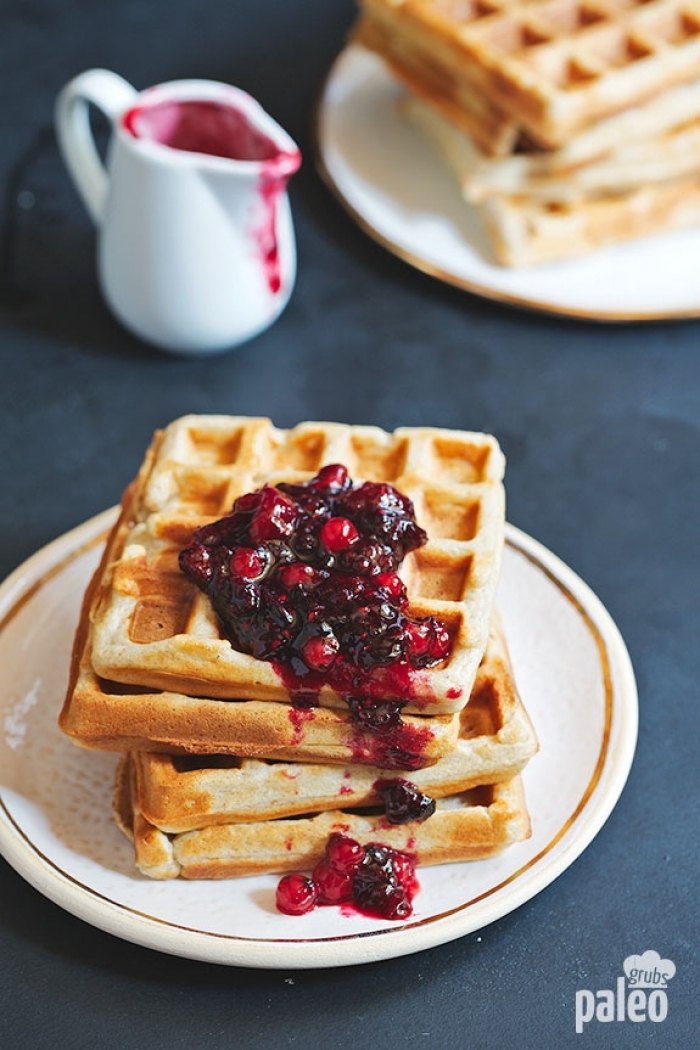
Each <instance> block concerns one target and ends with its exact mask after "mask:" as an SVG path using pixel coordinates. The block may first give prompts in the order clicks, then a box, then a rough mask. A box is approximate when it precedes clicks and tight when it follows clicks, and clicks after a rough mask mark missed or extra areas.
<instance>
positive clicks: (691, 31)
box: [357, 0, 700, 149]
mask: <svg viewBox="0 0 700 1050" xmlns="http://www.w3.org/2000/svg"><path fill="white" fill-rule="evenodd" d="M361 8H362V16H361V20H360V25H359V27H358V30H357V39H359V40H360V41H361V42H362V43H364V44H366V45H367V46H369V47H373V48H374V49H376V50H377V51H378V52H379V53H380V54H382V56H383V57H384V58H385V59H388V60H389V61H390V63H391V65H392V67H393V68H395V69H397V68H398V69H401V70H402V71H403V72H404V74H405V75H406V76H407V77H409V78H410V79H412V80H413V81H414V82H417V83H419V84H422V85H424V86H425V88H426V89H427V91H429V93H430V95H431V96H432V97H433V99H437V100H439V101H441V102H442V103H443V104H444V105H445V106H447V107H449V108H450V109H451V110H452V111H454V112H459V113H470V114H473V112H474V101H473V100H474V97H475V95H482V96H484V97H485V98H487V99H488V100H489V103H490V105H491V107H492V109H494V110H495V112H496V113H498V112H499V111H500V113H501V114H503V116H504V117H505V118H509V119H510V120H511V121H513V122H514V124H515V125H516V126H517V127H519V128H521V129H523V130H524V131H525V132H526V133H527V135H528V136H529V137H530V139H531V140H532V141H534V142H535V143H537V144H538V145H540V146H541V147H543V148H546V149H556V148H558V147H560V146H561V145H563V144H564V143H566V142H567V141H568V140H569V139H571V138H572V137H573V136H574V135H576V134H577V133H578V132H580V131H581V130H582V129H584V128H586V127H588V126H590V125H592V124H594V123H596V122H597V121H599V120H601V119H603V118H605V117H608V116H611V115H612V114H614V113H618V112H621V111H623V110H625V109H629V108H630V107H633V106H636V105H639V104H640V103H642V102H644V101H645V100H646V99H648V98H650V97H652V96H653V95H655V94H658V93H660V92H662V91H664V90H666V89H668V88H670V87H672V86H674V85H677V84H682V83H686V82H688V81H690V80H693V79H696V78H697V74H698V68H699V66H700V3H699V0H651V2H646V3H643V2H639V0H636V2H635V0H361ZM467 130H469V129H467Z"/></svg>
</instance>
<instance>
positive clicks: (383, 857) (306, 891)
mask: <svg viewBox="0 0 700 1050" xmlns="http://www.w3.org/2000/svg"><path fill="white" fill-rule="evenodd" d="M417 890H418V880H417V878H416V869H415V861H414V859H413V857H411V856H410V854H408V853H404V852H401V851H400V850H395V849H392V848H391V847H390V846H386V845H384V844H383V843H381V842H370V843H368V844H367V845H365V846H363V845H360V843H358V842H356V841H355V839H352V838H350V837H349V836H348V835H343V834H340V833H339V832H334V833H333V834H332V835H331V836H330V838H329V840H328V843H327V845H326V850H325V853H324V856H323V858H322V859H321V860H320V861H319V862H318V864H317V865H316V867H315V868H314V869H313V872H312V873H311V875H310V876H308V875H304V874H301V873H296V872H293V873H290V874H289V875H284V876H283V877H282V878H281V879H280V881H279V883H278V884H277V890H276V894H275V903H276V905H277V908H278V910H279V911H281V912H283V913H284V914H285V915H304V914H306V913H307V912H310V911H313V909H314V908H316V907H317V906H318V905H329V904H337V905H341V906H343V907H345V908H346V909H347V907H348V906H350V907H351V908H352V909H354V910H355V911H357V912H360V913H361V914H363V915H369V916H372V917H375V918H382V919H407V918H408V917H409V916H410V915H411V913H412V911H413V898H414V896H415V894H416V891H417Z"/></svg>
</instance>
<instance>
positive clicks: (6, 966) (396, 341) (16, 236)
mask: <svg viewBox="0 0 700 1050" xmlns="http://www.w3.org/2000/svg"><path fill="white" fill-rule="evenodd" d="M353 12H354V8H353V3H352V0H336V2H335V3H332V4H329V3H324V2H322V0H229V2H228V3H226V4H223V3H214V2H212V0H197V2H195V0H170V2H167V3H166V2H165V0H151V2H149V3H145V2H135V0H126V2H123V3H121V4H106V3H105V4H97V3H89V2H87V0H82V2H77V0H64V2H63V3H61V4H60V5H59V4H53V3H51V2H50V0H35V2H32V3H20V2H15V3H9V2H6V3H5V4H3V6H2V8H0V19H1V21H0V68H2V71H3V72H2V78H3V90H2V92H1V93H0V107H1V115H0V157H1V158H2V159H1V165H2V166H1V168H0V177H1V179H2V182H1V186H2V193H3V195H4V196H3V224H4V225H3V242H2V249H3V255H2V281H3V285H2V307H1V310H2V312H1V314H0V318H1V320H0V369H1V370H0V441H1V442H2V445H1V448H2V459H1V463H2V478H1V483H0V501H1V508H2V516H1V518H0V520H1V522H2V543H1V545H0V577H4V576H5V575H6V574H7V573H8V572H10V571H11V570H12V569H13V568H15V567H16V566H17V565H19V564H20V563H21V562H22V561H23V560H24V559H25V558H26V557H27V556H28V555H30V554H31V553H33V552H34V551H35V550H36V549H37V548H39V547H40V546H42V545H43V544H44V543H46V542H48V541H49V540H51V539H53V538H54V537H56V536H58V535H59V534H61V533H62V532H64V531H65V530H66V529H68V528H70V527H71V526H74V525H77V524H79V523H80V522H82V521H83V520H85V519H86V518H88V517H89V516H91V515H92V514H94V513H96V512H98V511H100V510H102V509H104V508H105V507H107V506H110V505H112V504H113V503H115V502H116V501H117V500H118V499H119V496H120V494H121V491H122V489H123V487H124V485H125V484H126V483H127V481H128V480H129V479H130V478H131V476H132V475H133V473H134V471H135V469H136V467H137V466H138V463H139V462H140V459H141V455H142V452H143V449H144V447H145V445H146V443H147V441H148V440H149V438H150V436H151V433H152V431H153V429H154V428H155V427H157V426H159V425H161V424H164V423H166V422H168V421H169V420H170V419H172V418H174V417H175V416H177V415H179V414H181V413H184V412H209V411H215V412H232V413H242V414H265V415H269V416H271V417H272V418H273V419H274V421H275V422H276V423H277V424H278V425H280V426H288V425H292V424H294V423H296V422H298V421H300V420H303V419H318V418H325V419H336V420H341V421H348V422H355V423H376V424H379V425H381V426H383V427H387V428H392V427H394V426H397V425H401V424H420V423H425V424H434V425H440V426H454V427H462V428H470V429H485V430H489V431H493V432H494V433H495V434H496V435H497V436H498V437H499V439H500V440H501V442H502V444H503V447H504V450H505V452H506V454H507V456H508V474H507V490H508V516H509V519H510V520H511V521H512V522H513V523H514V524H515V525H517V526H519V527H521V528H522V529H524V530H525V531H526V532H528V533H530V534H531V535H533V536H534V537H536V538H537V539H538V540H540V541H541V542H542V543H544V544H545V545H546V546H548V547H550V548H551V549H552V550H553V551H555V552H556V553H557V554H558V555H559V556H560V557H562V558H563V559H564V560H565V561H566V562H568V564H569V565H570V566H571V567H572V568H573V569H574V570H575V571H576V572H578V573H579V574H580V575H581V576H582V577H583V579H584V580H585V581H586V582H587V583H588V584H590V585H591V587H592V588H593V589H594V590H595V591H596V592H597V594H598V595H599V596H600V598H601V599H602V600H603V602H604V603H605V604H606V605H607V607H608V609H609V610H610V612H611V613H612V615H613V617H614V618H615V620H616V622H617V624H618V625H619V627H620V629H621V631H622V634H623V636H624V638H625V640H626V642H627V644H628V647H629V650H630V654H631V656H632V660H633V663H634V666H635V671H636V674H637V679H638V685H639V692H640V735H639V745H638V749H637V755H636V759H635V764H634V766H633V769H632V773H631V776H630V778H629V781H628V785H627V787H626V789H625V791H624V793H623V795H622V798H621V800H620V802H619V805H618V806H617V808H616V809H615V811H614V812H613V814H612V816H611V817H610V819H609V821H608V823H607V824H606V826H605V827H604V828H603V830H602V831H601V833H600V834H599V836H598V837H597V838H596V839H595V841H594V842H593V844H592V845H591V846H590V847H589V849H588V850H587V851H586V852H585V853H584V854H583V855H582V856H581V857H580V858H579V860H577V862H576V863H575V864H574V865H573V866H572V867H571V868H570V869H569V870H568V871H567V872H566V873H565V874H564V875H563V876H561V878H559V879H558V880H557V881H556V882H555V883H554V884H553V885H551V886H550V887H549V888H548V889H546V890H545V891H544V892H542V893H541V894H540V895H539V896H538V897H537V898H535V899H534V900H532V901H531V902H529V903H527V904H525V905H523V906H522V907H521V908H520V909H519V910H518V911H517V912H515V913H514V914H511V915H509V916H507V917H505V918H503V919H502V920H500V921H499V922H497V923H495V924H494V925H492V926H490V927H488V928H486V929H484V930H482V931H481V932H480V933H478V934H475V935H472V936H468V937H465V938H463V939H461V940H459V941H456V942H453V943H451V944H448V945H445V946H442V947H438V948H434V949H432V950H430V951H427V952H424V953H422V954H420V955H415V956H411V957H407V958H404V959H400V960H396V961H389V962H383V963H378V964H373V965H369V966H366V967H356V968H351V969H339V970H329V971H325V972H324V971H320V972H297V973H293V972H286V971H281V972H264V971H245V970H242V969H227V968H220V967H215V966H209V965H205V964H199V963H194V962H190V961H187V960H183V959H178V958H170V957H168V956H164V955H160V954H158V953H155V952H150V951H148V950H146V949H143V948H138V947H135V946H133V945H130V944H128V943H125V942H122V941H120V940H117V939H114V938H111V937H109V936H107V935H106V934H104V933H102V932H100V931H97V930H95V929H93V928H91V927H89V926H87V925H85V924H83V923H82V922H80V921H79V920H78V919H76V918H74V917H72V916H71V915H69V914H67V913H65V912H63V911H62V910H61V909H60V908H59V907H57V906H55V905H54V904H52V903H49V902H48V901H47V900H45V899H44V898H43V897H41V896H40V895H39V894H38V893H37V892H35V891H34V890H33V889H32V888H30V887H29V886H28V885H27V884H25V883H24V882H23V881H22V879H21V878H20V877H19V876H18V875H17V874H16V873H15V872H14V871H13V870H12V869H11V868H10V867H9V866H8V865H7V864H6V863H5V862H4V861H2V860H0V959H1V960H2V962H1V963H0V1045H1V1046H2V1047H3V1048H7V1050H25V1048H26V1050H29V1048H32V1050H49V1048H54V1047H55V1048H56V1050H74V1048H93V1047H100V1048H105V1050H111V1048H133V1050H136V1048H146V1047H147V1048H148V1050H160V1048H161V1047H163V1048H165V1047H168V1048H169V1050H177V1048H179V1047H193V1046H197V1047H207V1048H209V1047H211V1048H219V1047H221V1048H224V1047H226V1048H228V1047H231V1046H245V1047H251V1048H256V1047H273V1046H274V1047H286V1046H294V1047H311V1046H316V1045H323V1046H328V1047H334V1048H335V1047H338V1048H346V1047H347V1048H350V1047H353V1048H354V1047H357V1046H360V1045H366V1046H369V1047H373V1048H376V1047H385V1048H394V1047H397V1048H398V1047H404V1046H426V1047H431V1048H438V1050H443V1048H445V1050H451V1048H453V1047H475V1048H486V1047H488V1048H491V1047H493V1048H500V1047H505V1046H517V1047H520V1048H524V1050H529V1048H540V1047H575V1046H579V1045H581V1046H583V1045H586V1046H595V1047H608V1046H610V1047H613V1046H614V1047H619V1048H627V1047H630V1048H631V1047H646V1046H652V1045H653V1046H659V1047H661V1046H663V1047H666V1046H667V1047H691V1046H694V1045H697V1027H698V1022H699V1021H700V1008H699V1007H698V999H697V994H696V989H697V985H698V979H699V978H700V972H699V971H698V965H697V946H698V921H697V904H696V885H697V878H696V875H697V861H698V849H697V828H698V802H697V798H698V794H697V790H696V785H697V760H696V754H697V739H698V686H697V682H698V678H699V677H700V666H699V663H700V661H699V658H698V645H697V631H698V623H699V620H700V617H699V609H698V580H697V576H698V573H697V541H698V524H697V523H698V516H699V515H698V511H699V510H700V507H699V492H698V436H699V434H698V432H699V422H700V392H699V391H700V365H699V362H698V355H699V354H700V345H699V344H700V338H699V337H700V323H698V322H685V323H676V324H650V325H646V326H629V327H613V326H596V325H592V324H585V323H577V322H571V321H563V320H557V319H553V318H546V317H542V316H537V315H530V314H527V313H522V312H517V311H514V310H510V309H507V308H504V307H500V306H497V305H495V304H491V303H488V302H484V301H480V300H478V299H475V298H472V297H470V296H469V295H466V294H463V293H461V292H458V291H456V290H454V289H450V288H447V287H443V286H441V285H440V284H438V283H437V282H435V281H433V280H431V279H429V278H427V277H424V276H422V275H420V274H418V273H417V272H414V271H412V270H411V269H409V268H408V267H407V266H405V265H404V264H403V263H401V262H399V261H397V260H395V259H394V258H393V257H391V256H390V255H389V254H387V253H385V252H384V251H383V250H382V249H381V248H380V247H378V246H377V245H375V244H374V243H373V242H372V241H371V240H369V239H368V238H367V237H366V236H365V235H364V234H363V233H362V232H361V231H360V230H358V229H357V228H356V227H355V226H354V225H353V224H352V222H351V221H350V220H349V218H347V217H346V215H345V214H344V213H343V212H342V210H341V209H340V208H339V206H338V205H337V204H336V203H335V201H334V200H333V199H332V198H331V197H330V195H329V193H328V192H327V190H326V189H325V188H324V187H323V185H322V184H321V182H320V180H319V178H318V176H317V175H316V173H315V171H314V165H313V148H312V137H311V129H312V117H313V107H314V103H315V99H316V96H317V93H318V91H319V88H320V85H321V83H322V79H323V75H324V73H325V71H326V69H327V67H328V65H329V63H330V62H331V60H332V59H333V57H334V55H335V54H336V52H337V51H338V49H339V48H340V47H341V46H342V44H343V40H344V37H345V34H346V32H347V29H348V28H349V26H350V24H351V21H352V18H353ZM97 65H102V66H106V67H108V68H112V69H114V70H116V71H117V72H120V73H121V74H122V75H124V76H125V77H127V79H129V80H130V81H131V82H132V83H133V84H135V86H137V87H145V86H146V85H148V84H151V83H156V82H158V81H160V80H164V79H171V78H177V77H184V76H204V77H212V78H217V79H223V80H228V81H230V82H234V83H236V84H238V85H239V86H241V87H244V88H246V89H247V90H249V91H251V92H252V93H253V94H254V95H256V96H257V97H258V98H259V99H260V101H261V102H262V103H263V104H264V105H265V106H266V108H268V109H269V110H270V112H271V113H272V114H273V115H274V116H275V117H276V118H277V119H278V120H279V121H280V122H281V123H282V124H283V125H284V126H285V127H286V128H287V129H288V130H289V131H290V133H291V134H292V135H293V136H294V137H295V138H296V139H297V141H298V142H299V144H300V145H301V147H302V150H303V152H304V157H305V164H304V167H303V170H302V172H301V173H300V174H299V175H298V176H297V177H296V178H295V180H294V181H293V184H292V187H291V197H292V204H293V208H294V214H295V219H296V226H297V236H298V247H299V278H298V283H297V287H296V290H295V293H294V296H293V299H292V301H291V303H290V305H289V307H288V309H287V311H286V312H285V313H284V314H283V316H282V318H281V319H280V320H279V321H278V323H277V324H276V325H275V326H274V327H273V328H272V329H271V330H270V331H268V332H267V333H266V334H264V335H263V336H261V337H260V338H258V339H257V340H256V341H254V342H252V343H250V344H249V345H247V346H245V347H243V348H241V349H239V350H237V351H234V352H232V353H230V354H227V355H224V356H222V357H218V358H211V359H208V360H200V361H188V360H176V359H172V358H169V357H167V356H164V355H161V354H159V353H158V352H155V351H152V350H150V349H148V348H147V347H145V346H143V345H141V344H139V343H138V342H136V341H135V340H134V339H132V338H131V337H130V336H129V335H127V334H126V333H125V332H123V331H122V330H121V329H120V328H119V327H118V326H117V324H116V322H114V321H113V320H112V319H111V317H110V316H109V315H108V314H107V312H106V310H105V308H104V307H103V305H102V302H101V300H100V297H99V293H98V291H97V288H96V283H95V276H94V261H93V259H94V233H93V230H92V228H91V226H90V223H89V220H88V219H87V216H86V214H85V212H84V210H83V209H82V206H81V205H80V203H79V201H78V199H77V197H76V194H75V192H74V191H73V189H72V187H71V186H70V184H69V181H68V177H67V175H66V174H65V172H64V170H63V168H62V166H61V163H60V161H59V159H58V156H57V153H56V149H55V144H54V141H53V137H52V133H51V113H52V105H53V100H54V97H55V95H56V93H57V91H58V90H59V89H60V87H61V86H62V84H63V83H64V82H65V81H67V80H68V79H69V78H70V77H71V76H73V75H74V74H76V73H78V72H80V71H81V70H83V69H87V68H90V67H92V66H97ZM18 196H19V200H20V201H21V203H23V204H24V205H25V207H19V206H18V204H17V201H18ZM26 205H30V206H26ZM646 949H654V950H656V951H658V952H660V953H661V955H663V956H666V957H667V958H670V959H672V960H673V961H674V962H675V964H676V967H677V976H676V977H675V979H674V980H673V982H672V983H671V985H670V987H669V992H668V1001H669V1010H668V1017H667V1018H666V1020H665V1021H663V1022H662V1023H657V1024H654V1023H652V1022H651V1021H646V1022H643V1023H636V1024H635V1023H633V1022H631V1021H625V1022H613V1023H609V1024H603V1023H601V1022H595V1021H594V1022H592V1023H591V1024H589V1025H588V1027H587V1029H586V1030H585V1032H584V1033H583V1034H582V1035H580V1036H577V1035H576V1034H575V1031H574V997H575V993H576V990H577V989H580V988H590V989H593V990H597V989H605V988H614V987H615V980H616V978H617V976H618V975H619V974H620V973H621V965H622V960H623V959H624V958H625V957H626V956H627V955H629V954H631V953H640V952H643V951H644V950H646Z"/></svg>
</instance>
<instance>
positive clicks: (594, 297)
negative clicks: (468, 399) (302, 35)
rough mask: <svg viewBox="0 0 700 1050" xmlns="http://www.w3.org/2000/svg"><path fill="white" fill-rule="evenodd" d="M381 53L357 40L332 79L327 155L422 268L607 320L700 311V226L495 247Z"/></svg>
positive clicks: (322, 138) (324, 168)
mask: <svg viewBox="0 0 700 1050" xmlns="http://www.w3.org/2000/svg"><path fill="white" fill-rule="evenodd" d="M401 94H402V89H401V87H400V86H399V85H398V84H397V82H396V81H395V80H394V79H393V78H392V76H391V75H390V73H389V72H388V71H387V69H386V67H385V66H384V65H383V63H382V62H381V60H380V59H378V58H377V57H376V56H374V55H372V54H370V53H369V52H367V51H364V50H362V49H361V48H359V47H355V46H352V47H348V48H347V49H346V50H345V51H343V52H342V53H341V55H340V56H339V58H338V59H337V60H336V62H335V64H334V65H333V67H332V69H331V72H330V74H329V76H328V79H327V81H326V84H325V86H324V90H323V94H322V97H321V101H320V105H319V110H318V120H317V147H318V162H319V168H320V170H321V173H322V174H323V176H324V177H325V179H326V181H327V183H328V184H329V186H330V187H331V188H332V189H333V190H334V192H335V193H336V194H337V196H338V197H339V199H340V200H341V201H342V203H343V204H344V205H345V207H346V208H347V209H348V211H349V212H350V213H351V214H352V215H353V217H354V218H355V220H356V221H357V222H358V223H359V225H360V226H361V227H362V228H363V229H364V230H365V232H367V233H368V234H370V236H372V237H374V238H375V239H376V240H377V241H379V242H380V243H381V244H383V245H384V246H385V247H386V248H388V249H389V250H390V251H392V252H393V253H394V254H395V255H398V256H399V257H401V258H403V259H404V260H406V261H407V262H408V263H410V264H411V265H413V266H415V267H416V268H417V269H419V270H423V271H425V272H427V273H429V274H432V275H433V276H434V277H438V278H440V279H442V280H443V281H446V282H448V283H450V284H454V285H457V286H459V287H461V288H464V289H466V290H468V291H470V292H474V293H476V294H477V295H481V296H484V297H486V298H489V299H497V300H500V301H503V302H508V303H512V304H514V305H519V306H525V307H529V308H533V309H537V310H544V311H547V312H550V313H556V314H566V315H570V316H575V317H583V318H590V319H594V320H606V321H630V320H635V321H648V320H655V319H667V318H678V317H697V316H700V280H698V259H699V258H700V230H688V231H683V232H681V233H674V234H667V235H661V236H656V237H649V238H646V239H644V240H638V241H635V242H632V243H629V244H626V245H619V246H615V247H612V248H607V249H604V250H601V251H598V252H595V253H594V254H592V255H590V256H588V257H586V258H583V259H579V260H572V261H567V262H558V263H554V264H548V265H541V266H535V267H529V268H525V269H521V270H510V269H506V268H504V267H500V266H497V265H495V264H491V263H490V262H489V261H488V258H489V252H488V248H487V246H486V244H485V242H484V241H483V238H482V237H481V234H480V231H479V229H478V225H477V223H476V220H475V217H474V215H473V213H472V210H471V209H470V207H469V206H468V205H467V204H466V203H465V202H464V201H463V200H462V198H461V196H460V194H459V191H458V188H457V184H456V180H454V179H453V178H452V177H451V176H450V174H449V173H448V171H447V168H446V166H445V165H444V164H443V163H442V161H441V160H440V158H439V157H438V155H437V153H436V151H434V150H433V149H432V148H431V147H429V146H428V145H426V141H425V139H424V138H423V137H422V136H421V135H420V134H419V132H418V131H416V130H415V129H414V128H413V127H412V126H410V125H409V123H408V122H407V121H405V120H403V119H402V118H401V116H400V114H399V113H398V111H397V101H398V99H399V98H400V96H401Z"/></svg>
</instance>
